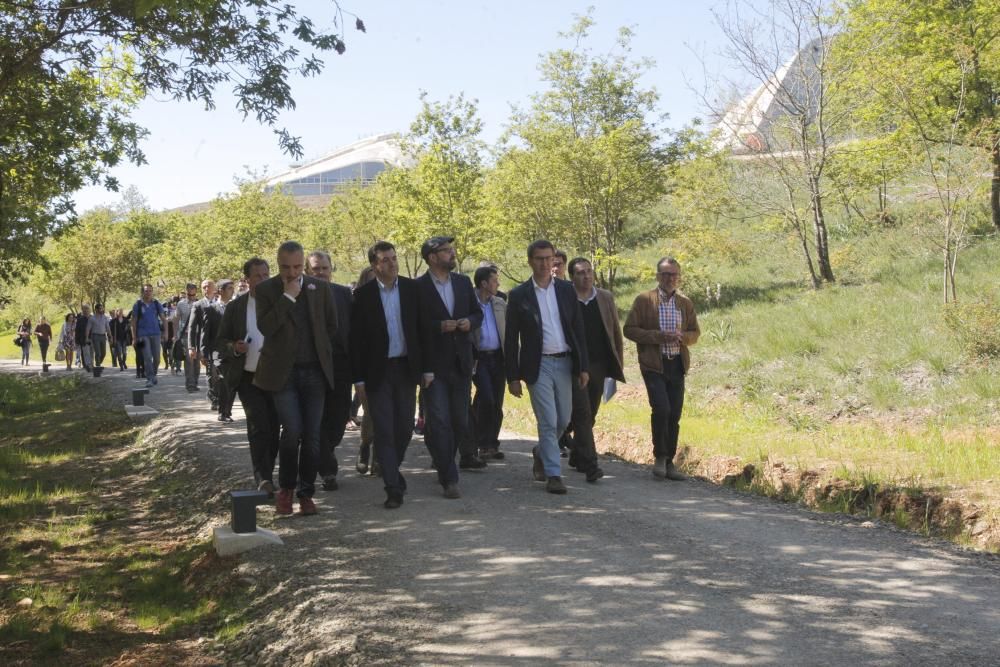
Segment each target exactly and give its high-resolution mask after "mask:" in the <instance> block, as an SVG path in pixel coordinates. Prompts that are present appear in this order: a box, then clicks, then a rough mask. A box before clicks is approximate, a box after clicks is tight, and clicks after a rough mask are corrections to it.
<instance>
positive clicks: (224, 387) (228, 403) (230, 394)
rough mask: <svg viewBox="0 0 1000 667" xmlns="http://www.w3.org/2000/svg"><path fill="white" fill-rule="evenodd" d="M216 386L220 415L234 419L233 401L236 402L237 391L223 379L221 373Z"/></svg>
mask: <svg viewBox="0 0 1000 667" xmlns="http://www.w3.org/2000/svg"><path fill="white" fill-rule="evenodd" d="M215 386H216V389H217V390H218V394H219V414H220V415H222V416H223V417H232V416H233V401H235V400H236V391H235V389H234V388H232V387H230V386H229V383H228V382H226V378H225V377H223V375H222V373H221V372H220V373H219V378H218V379H217V380H216V383H215Z"/></svg>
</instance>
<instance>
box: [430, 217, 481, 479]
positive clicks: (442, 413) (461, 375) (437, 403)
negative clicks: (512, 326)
mask: <svg viewBox="0 0 1000 667" xmlns="http://www.w3.org/2000/svg"><path fill="white" fill-rule="evenodd" d="M453 241H454V238H453V237H450V236H434V237H432V238H430V239H428V240H427V241H425V242H424V245H423V247H421V249H420V254H421V255H422V256H423V258H424V261H425V262H427V272H426V273H425V274H424V275H422V276H420V277H419V278H417V285H418V286H419V287H420V303H421V308H420V311H421V313H423V315H424V321H423V325H424V336H425V337H426V338H425V340H426V344H425V352H424V356H425V361H424V365H425V366H427V367H428V368H429V369H430V372H427V373H424V377H423V384H424V397H425V401H426V402H425V410H426V419H427V422H426V432H425V435H424V442H425V443H426V444H427V448H428V449H429V450H430V453H431V458H432V459H433V460H434V468H435V469H436V470H437V473H438V482H439V483H440V484H441V486H442V487H443V488H444V496H445V498H458V497H460V495H461V494H460V493H459V490H458V468H457V467H456V466H455V452H456V451H458V448H459V447H460V446H461V447H467V448H468V449H469V451H464V452H462V457H461V460H460V462H459V465H460V466H461V467H462V468H483V467H485V462H484V461H483V460H482V459H480V458H479V457H478V456H476V450H475V443H474V442H473V441H472V440H471V439H470V438H468V437H466V436H467V431H468V428H469V395H470V393H471V391H472V364H473V352H472V332H473V331H475V330H477V329H479V327H480V326H481V325H482V323H483V312H482V310H481V309H480V308H479V304H478V303H477V301H476V292H475V290H474V289H473V287H472V281H471V280H469V278H468V277H467V276H463V275H462V274H460V273H455V272H454V270H453V269H454V268H455V248H454V246H453V245H452V242H453Z"/></svg>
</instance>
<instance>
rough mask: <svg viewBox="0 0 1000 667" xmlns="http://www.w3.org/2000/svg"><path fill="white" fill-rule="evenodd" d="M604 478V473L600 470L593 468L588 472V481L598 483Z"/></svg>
mask: <svg viewBox="0 0 1000 667" xmlns="http://www.w3.org/2000/svg"><path fill="white" fill-rule="evenodd" d="M602 477H604V471H603V470H601V469H600V468H596V467H595V468H591V469H590V470H588V471H587V481H588V482H596V481H597V480H599V479H600V478H602Z"/></svg>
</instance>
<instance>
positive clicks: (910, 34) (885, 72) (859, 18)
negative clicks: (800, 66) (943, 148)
mask: <svg viewBox="0 0 1000 667" xmlns="http://www.w3.org/2000/svg"><path fill="white" fill-rule="evenodd" d="M844 24H845V30H844V31H843V34H842V35H841V37H840V38H839V39H838V40H837V44H836V49H837V51H838V52H839V54H840V56H841V57H842V58H845V59H847V60H849V61H851V62H855V63H859V66H858V67H856V69H855V71H856V73H857V80H856V81H855V83H856V84H857V85H856V86H855V90H861V91H864V90H870V91H871V93H873V94H862V95H859V97H858V100H857V103H858V105H859V112H860V113H861V114H862V115H865V116H868V117H875V118H885V117H888V118H891V119H892V120H893V122H894V123H895V124H896V125H897V126H898V128H899V129H900V130H901V131H904V132H907V133H909V134H911V135H915V136H916V137H918V139H919V140H920V141H927V142H931V143H935V144H940V145H944V144H954V145H961V146H969V147H973V148H976V149H978V150H980V151H983V152H984V154H986V155H988V156H989V158H990V162H991V166H992V179H991V185H990V194H989V201H990V212H991V217H992V220H993V224H994V226H995V227H996V228H997V229H1000V0H921V1H920V2H916V1H914V0H856V1H855V2H851V3H849V4H848V5H847V10H846V13H845V22H844ZM901 97H903V98H905V99H906V101H907V102H906V104H900V100H901Z"/></svg>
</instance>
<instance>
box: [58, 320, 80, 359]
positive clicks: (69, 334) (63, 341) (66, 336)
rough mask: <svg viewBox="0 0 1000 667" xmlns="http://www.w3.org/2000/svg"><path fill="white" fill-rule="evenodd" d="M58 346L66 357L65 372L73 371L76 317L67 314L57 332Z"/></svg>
mask: <svg viewBox="0 0 1000 667" xmlns="http://www.w3.org/2000/svg"><path fill="white" fill-rule="evenodd" d="M59 346H60V347H62V350H63V354H65V355H66V370H68V371H71V370H73V355H74V353H75V352H76V315H74V314H73V313H67V314H66V317H65V318H64V320H63V325H62V329H61V330H60V331H59Z"/></svg>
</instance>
